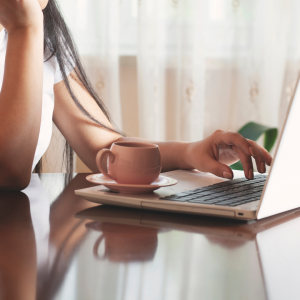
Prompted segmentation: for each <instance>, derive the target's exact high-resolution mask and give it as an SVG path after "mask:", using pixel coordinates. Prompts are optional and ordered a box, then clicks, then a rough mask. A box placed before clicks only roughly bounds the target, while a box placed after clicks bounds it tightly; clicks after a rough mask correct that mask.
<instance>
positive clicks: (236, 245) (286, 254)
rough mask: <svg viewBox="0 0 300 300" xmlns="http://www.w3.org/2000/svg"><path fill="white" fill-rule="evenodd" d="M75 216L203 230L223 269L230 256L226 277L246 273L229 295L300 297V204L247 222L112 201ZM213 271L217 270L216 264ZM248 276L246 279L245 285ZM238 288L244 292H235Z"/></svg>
mask: <svg viewBox="0 0 300 300" xmlns="http://www.w3.org/2000/svg"><path fill="white" fill-rule="evenodd" d="M76 217H77V218H81V219H87V220H91V221H95V222H99V223H101V224H103V225H104V224H115V225H119V226H120V227H122V226H124V225H131V226H132V227H141V232H143V231H142V229H143V228H144V227H148V228H155V229H158V231H157V232H164V231H167V230H168V229H170V230H176V231H182V232H186V233H194V234H196V235H197V234H200V235H204V236H205V237H206V238H207V239H208V240H209V241H210V243H211V244H216V245H218V246H219V247H221V249H220V248H219V249H218V252H217V254H218V255H216V256H215V259H216V260H218V259H219V260H218V264H220V265H221V266H220V268H221V269H222V268H223V269H224V265H223V266H222V259H220V258H222V257H223V258H224V257H226V259H227V260H229V263H230V267H228V265H227V264H225V267H226V272H227V273H226V274H227V277H226V283H228V277H230V276H231V277H232V279H233V280H234V283H236V280H237V278H236V277H235V276H237V274H238V276H239V278H241V277H243V276H244V275H245V274H246V277H245V278H243V279H247V280H244V281H243V280H240V281H239V286H238V289H237V290H236V286H235V288H234V289H233V290H234V292H233V294H232V295H230V296H231V297H229V295H227V298H228V299H233V298H234V299H272V300H273V299H278V300H279V299H280V300H281V299H298V298H299V294H300V285H299V270H300V256H299V247H300V237H299V234H298V232H299V226H300V209H297V210H293V211H289V212H285V213H281V214H278V215H276V216H272V217H270V218H265V219H262V220H258V221H250V222H247V223H246V222H242V223H241V222H237V221H235V220H228V219H227V220H226V219H221V218H219V219H212V218H208V217H202V218H199V217H198V216H192V215H190V216H187V215H183V214H171V213H165V212H152V211H145V210H144V211H143V210H137V209H129V208H121V207H113V206H107V205H103V206H98V207H93V208H89V209H86V210H83V211H81V212H79V213H78V214H76ZM103 228H105V227H103ZM113 228H114V230H115V231H117V230H118V227H116V226H114V227H113ZM127 230H128V236H130V233H131V232H130V228H129V229H127ZM134 232H135V231H133V233H134ZM133 233H132V235H133ZM160 241H161V240H160ZM165 241H166V239H165V240H164V242H165ZM168 241H169V240H168ZM168 243H170V242H168ZM245 243H247V245H246V247H244V245H245ZM242 246H243V247H242ZM211 249H213V247H211V248H209V247H206V248H205V250H204V253H202V256H204V257H206V255H207V252H205V251H210V250H211ZM233 249H234V250H233ZM238 249H241V250H238ZM243 249H244V250H243ZM158 255H159V254H158ZM232 255H234V256H236V257H235V259H234V260H233V261H234V263H233V264H231V263H232V262H231V261H230V257H231V258H232V257H233V256H232ZM239 257H240V258H241V257H243V259H239ZM223 263H224V261H223ZM185 265H186V264H185ZM234 265H235V266H237V265H238V268H235V267H234ZM234 270H239V272H237V273H234ZM240 270H243V272H240ZM213 274H214V276H216V274H217V273H216V270H214V273H213ZM207 275H209V274H207V273H205V276H207ZM206 279H207V277H206ZM201 282H202V284H203V281H201V280H200V281H199V283H198V284H200V285H201ZM205 282H207V281H204V283H205ZM243 282H244V283H246V284H245V285H243ZM249 282H250V283H251V284H249ZM229 290H230V289H229ZM237 292H238V293H239V294H236V293H237ZM229 293H230V292H229ZM239 296H240V297H239ZM211 298H213V297H211Z"/></svg>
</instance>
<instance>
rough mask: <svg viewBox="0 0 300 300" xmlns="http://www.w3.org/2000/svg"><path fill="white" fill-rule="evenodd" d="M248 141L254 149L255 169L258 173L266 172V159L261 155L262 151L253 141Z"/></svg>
mask: <svg viewBox="0 0 300 300" xmlns="http://www.w3.org/2000/svg"><path fill="white" fill-rule="evenodd" d="M249 143H250V144H251V145H252V147H253V149H254V151H255V156H254V159H255V162H256V167H257V171H258V172H260V173H265V172H266V160H265V157H264V155H263V152H262V151H261V148H260V146H258V144H257V143H256V142H254V141H251V140H249Z"/></svg>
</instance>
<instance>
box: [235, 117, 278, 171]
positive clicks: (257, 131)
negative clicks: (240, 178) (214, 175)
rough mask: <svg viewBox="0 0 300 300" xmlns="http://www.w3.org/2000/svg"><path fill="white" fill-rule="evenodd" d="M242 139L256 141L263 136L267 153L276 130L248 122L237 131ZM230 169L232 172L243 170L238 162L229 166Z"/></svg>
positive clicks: (275, 135) (274, 138)
mask: <svg viewBox="0 0 300 300" xmlns="http://www.w3.org/2000/svg"><path fill="white" fill-rule="evenodd" d="M238 133H240V134H241V135H242V136H243V137H244V138H246V139H249V140H253V141H257V140H258V138H259V137H260V136H261V135H262V134H264V135H265V137H264V147H265V148H266V150H267V151H271V150H272V148H273V146H274V144H275V141H276V138H277V135H278V129H277V128H272V127H268V126H265V125H262V124H258V123H255V122H249V123H247V124H246V125H244V126H243V127H242V128H241V129H240V130H239V131H238ZM230 167H231V169H233V170H243V166H242V164H241V162H240V161H238V162H237V163H235V164H233V165H231V166H230Z"/></svg>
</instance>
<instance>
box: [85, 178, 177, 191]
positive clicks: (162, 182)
mask: <svg viewBox="0 0 300 300" xmlns="http://www.w3.org/2000/svg"><path fill="white" fill-rule="evenodd" d="M86 179H87V180H88V181H90V182H92V183H96V184H102V185H104V186H105V187H107V188H109V189H110V190H112V191H113V192H118V193H125V194H147V193H151V192H153V191H154V190H157V189H159V188H161V187H165V186H170V185H175V184H176V183H177V180H176V179H173V178H170V177H166V176H162V175H159V177H158V178H157V179H156V180H155V181H154V182H152V183H151V184H119V183H116V182H115V181H114V180H112V179H109V178H107V177H105V176H104V175H103V174H93V175H89V176H87V177H86Z"/></svg>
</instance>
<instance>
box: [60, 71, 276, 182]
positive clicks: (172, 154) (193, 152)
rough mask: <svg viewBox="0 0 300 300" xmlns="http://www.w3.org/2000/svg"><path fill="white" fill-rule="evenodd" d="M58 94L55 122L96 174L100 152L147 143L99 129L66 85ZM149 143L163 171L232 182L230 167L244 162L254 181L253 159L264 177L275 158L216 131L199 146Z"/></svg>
mask: <svg viewBox="0 0 300 300" xmlns="http://www.w3.org/2000/svg"><path fill="white" fill-rule="evenodd" d="M69 80H70V83H71V87H72V89H73V91H74V92H75V94H76V95H77V97H78V99H79V101H80V102H81V104H82V105H83V106H84V107H85V108H86V110H87V111H88V112H90V113H91V115H92V116H94V117H95V118H96V119H98V120H99V121H100V122H102V123H104V124H105V125H107V126H110V127H112V125H111V124H110V123H109V121H108V120H107V118H106V117H105V115H104V114H103V113H102V111H101V110H100V108H99V107H98V106H97V105H96V103H95V101H94V100H93V99H92V98H91V96H90V95H89V94H88V93H87V92H86V91H85V90H84V88H82V87H81V84H80V83H79V82H78V81H77V80H76V76H75V75H74V74H73V73H72V74H71V75H70V76H69ZM54 93H55V108H54V122H55V124H56V126H57V127H58V128H59V130H60V131H61V132H62V134H63V135H64V136H65V138H66V139H67V141H68V142H69V143H70V145H71V147H72V148H73V149H74V150H75V152H76V153H77V155H78V156H79V157H80V159H81V160H82V161H83V162H84V163H85V164H86V165H87V166H88V167H89V168H90V169H91V170H92V171H93V172H97V171H98V169H97V166H96V162H95V158H96V155H97V153H98V151H99V150H101V149H103V148H109V147H110V146H111V144H112V143H113V142H115V141H141V142H143V141H147V140H144V139H141V138H130V137H123V136H121V135H120V134H117V133H113V132H110V131H108V130H106V129H104V128H101V127H99V126H97V125H95V124H94V123H93V122H92V121H91V120H89V119H88V118H87V117H85V116H84V115H83V114H82V112H81V111H80V110H79V109H78V108H77V107H76V105H75V104H74V102H73V100H72V98H71V96H70V95H69V93H68V91H67V89H66V87H65V85H64V83H63V82H60V83H58V84H56V85H55V87H54ZM147 142H153V143H156V144H157V145H158V146H159V148H160V152H161V157H162V167H163V171H170V170H175V169H193V168H196V169H198V170H200V171H203V172H210V173H213V174H215V175H217V176H220V177H225V178H228V179H229V178H232V177H233V173H232V170H231V169H230V168H229V167H228V165H230V164H232V163H234V162H236V161H237V160H239V159H240V160H241V162H242V164H243V166H244V171H245V176H246V177H247V178H249V179H252V178H253V166H252V160H251V156H255V159H256V164H257V166H258V170H259V171H260V172H261V173H262V172H265V164H267V165H270V164H271V160H272V157H271V155H270V154H269V153H268V152H267V151H266V150H265V149H263V148H261V147H260V146H258V145H257V144H256V143H255V142H253V141H249V140H246V139H245V138H243V137H242V136H241V135H240V134H237V133H233V132H229V131H216V132H215V133H213V134H212V135H211V136H209V137H208V138H206V139H204V140H202V141H199V142H195V143H186V142H179V141H171V142H155V141H147Z"/></svg>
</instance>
